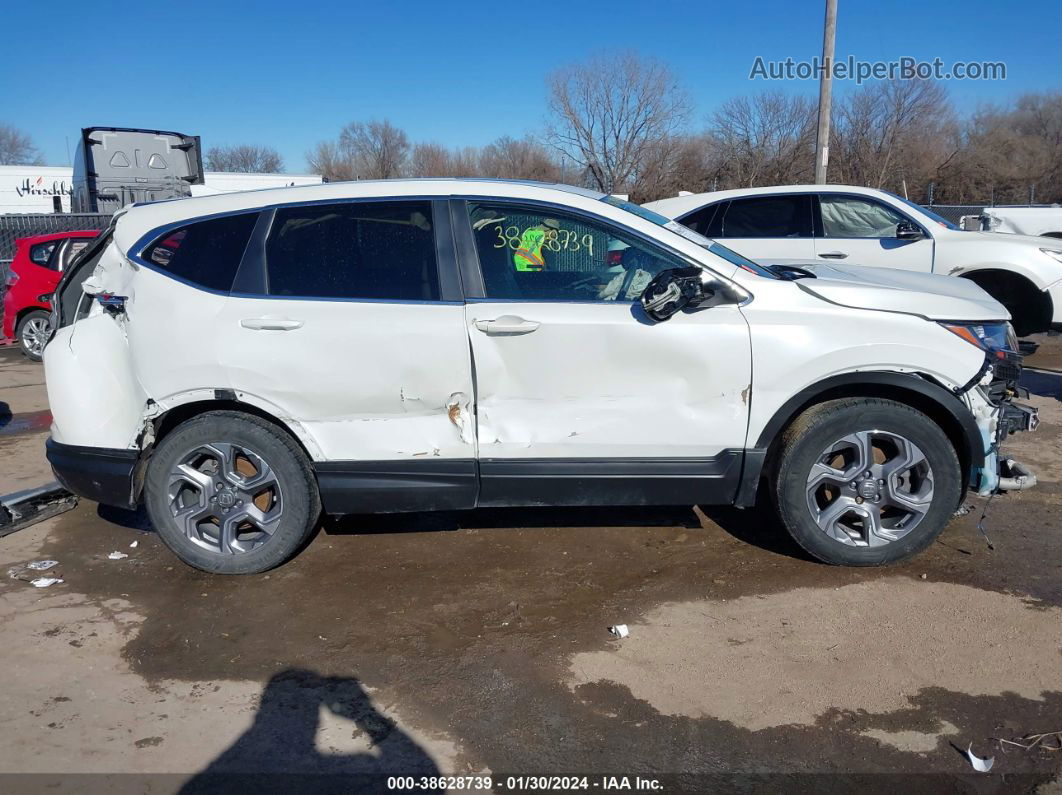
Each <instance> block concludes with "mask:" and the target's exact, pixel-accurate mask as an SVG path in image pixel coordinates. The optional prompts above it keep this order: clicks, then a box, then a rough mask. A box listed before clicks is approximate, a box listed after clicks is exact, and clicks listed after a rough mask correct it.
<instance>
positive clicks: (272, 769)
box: [181, 668, 439, 793]
mask: <svg viewBox="0 0 1062 795" xmlns="http://www.w3.org/2000/svg"><path fill="white" fill-rule="evenodd" d="M322 709H326V710H328V711H329V712H331V713H332V714H333V715H336V716H338V717H340V718H345V719H346V720H348V721H350V722H351V724H352V737H353V738H354V739H358V740H361V741H362V742H363V743H364V744H367V747H368V750H366V751H363V752H358V753H349V754H343V753H322V752H321V751H320V750H319V749H318V747H317V742H316V740H317V733H318V728H319V722H320V715H321V711H322ZM438 775H439V768H438V766H437V765H436V764H435V762H434V761H433V760H432V759H431V757H430V756H428V754H427V752H426V751H425V750H424V749H423V748H421V747H420V746H419V745H418V744H417V743H416V742H415V741H414V740H413V739H412V738H411V737H410V736H409V735H408V734H406V732H404V731H403V730H402V729H401V728H400V727H399V726H398V725H397V724H396V723H395V722H394V721H393V720H392V719H391V718H388V717H386V716H385V715H382V714H380V713H379V712H378V711H377V710H376V708H375V707H374V706H373V704H372V700H371V699H370V698H369V696H368V694H367V693H366V692H365V690H364V689H363V688H362V686H361V683H360V682H358V680H356V679H353V678H350V677H330V676H321V675H320V674H317V673H315V672H313V671H309V670H306V669H300V668H293V669H287V670H284V671H281V672H280V673H277V674H275V675H274V676H273V677H272V678H271V679H270V680H269V682H268V683H267V684H266V686H265V689H264V690H263V692H262V698H261V703H260V705H259V708H258V712H257V713H256V714H255V717H254V723H253V724H252V725H251V727H250V728H249V729H247V731H245V732H244V733H243V734H242V735H241V736H240V737H239V738H238V739H237V740H236V741H235V742H234V743H233V744H232V745H231V746H229V747H228V748H227V749H225V750H224V751H222V752H221V754H219V755H218V757H217V758H216V759H214V761H213V762H211V763H210V764H209V765H208V766H207V767H206V769H204V770H203V771H201V772H200V773H198V774H196V775H195V776H194V777H193V778H192V779H190V780H189V781H188V782H187V783H186V784H185V785H184V787H182V789H181V792H182V793H213V792H234V791H244V792H248V791H254V792H296V791H312V792H315V793H316V792H345V793H349V792H388V791H391V790H393V788H391V790H389V788H388V786H387V783H388V782H387V779H388V777H389V776H412V777H414V778H415V779H418V780H419V779H420V778H421V777H423V776H427V777H431V776H438ZM428 791H429V792H430V791H437V790H431V789H429V790H428Z"/></svg>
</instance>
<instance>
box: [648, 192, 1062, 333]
mask: <svg viewBox="0 0 1062 795" xmlns="http://www.w3.org/2000/svg"><path fill="white" fill-rule="evenodd" d="M645 206H646V207H648V208H650V209H652V210H653V211H655V212H658V213H660V214H661V215H664V216H667V217H668V218H674V219H677V220H678V221H680V222H681V223H683V224H685V225H686V226H688V227H689V228H691V229H693V230H695V231H697V232H699V233H701V234H702V235H706V236H707V237H710V238H712V239H714V240H724V241H726V245H727V246H728V247H730V248H732V249H734V250H735V251H737V252H738V253H739V254H743V255H745V256H746V257H751V258H752V259H754V260H757V261H762V262H780V261H784V260H791V261H808V262H814V261H819V262H823V263H833V264H835V265H838V266H840V267H839V268H838V269H837V270H838V272H839V274H840V273H850V271H849V270H848V266H871V267H884V268H901V269H904V270H912V271H922V272H925V273H940V274H945V275H948V276H962V277H964V278H967V279H970V280H971V281H973V282H975V283H976V284H978V285H979V286H981V287H982V288H984V289H985V291H987V292H988V293H989V294H990V295H991V296H992V297H994V298H995V299H996V300H998V301H999V302H1000V303H1002V304H1003V305H1004V306H1006V307H1007V310H1008V311H1009V312H1010V314H1011V316H1012V318H1013V322H1014V326H1015V328H1016V329H1017V331H1018V333H1019V334H1020V335H1021V336H1025V335H1026V334H1033V333H1035V332H1038V331H1046V330H1047V329H1049V328H1050V327H1051V326H1052V325H1059V324H1062V242H1060V241H1057V240H1053V239H1050V238H1043V237H1027V236H1024V235H999V234H992V233H990V232H966V231H963V230H961V229H959V227H957V226H956V225H955V224H953V223H951V222H950V221H947V220H945V219H943V218H941V217H940V216H938V215H936V214H935V213H932V212H929V211H928V210H925V209H923V208H922V207H919V206H918V205H917V204H914V203H913V202H909V201H907V200H906V199H901V198H900V197H899V196H895V195H893V194H891V193H888V192H886V191H882V190H874V189H872V188H857V187H853V186H850V185H785V186H780V187H768V188H742V189H738V190H723V191H716V192H714V193H699V194H690V195H686V196H678V197H676V198H673V199H661V200H660V201H656V202H650V203H649V204H647V205H645Z"/></svg>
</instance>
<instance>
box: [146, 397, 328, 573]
mask: <svg viewBox="0 0 1062 795" xmlns="http://www.w3.org/2000/svg"><path fill="white" fill-rule="evenodd" d="M144 502H145V504H146V506H147V511H148V515H149V517H150V518H151V523H152V524H153V525H154V526H155V529H156V530H157V531H158V534H159V537H160V538H161V539H162V541H163V543H165V544H166V546H167V547H169V548H170V550H172V551H173V553H174V554H175V555H177V557H179V558H180V559H181V560H182V561H184V562H185V563H187V564H188V565H189V566H194V567H195V568H197V569H201V570H202V571H206V572H210V573H214V574H256V573H258V572H263V571H267V570H268V569H272V568H274V567H275V566H279V565H280V564H281V563H284V562H285V561H287V560H288V559H289V558H291V557H292V556H293V555H294V554H295V553H296V552H297V551H298V550H299V549H300V548H301V547H302V546H303V544H304V543H305V542H306V540H307V539H308V538H309V537H310V534H311V533H312V532H313V529H314V527H315V526H316V524H317V519H318V517H319V515H320V513H321V502H320V496H319V494H318V491H317V483H316V480H315V479H314V475H313V471H312V469H311V468H310V464H309V461H307V459H306V456H305V454H304V453H303V451H302V450H301V448H299V446H298V445H297V444H296V443H295V441H294V440H293V439H292V438H291V437H290V436H289V435H288V434H286V433H285V432H284V431H283V430H281V429H279V428H277V427H275V426H274V425H272V424H270V423H268V422H266V421H264V420H262V419H259V418H258V417H254V416H251V415H247V414H241V413H239V412H232V411H216V412H210V413H208V414H202V415H200V416H198V417H196V418H194V419H192V420H189V421H188V422H186V423H185V424H183V425H181V426H179V427H178V428H177V429H176V430H174V431H173V432H172V433H170V434H169V435H167V436H165V437H164V438H163V439H162V441H161V442H160V443H159V445H158V446H157V447H156V449H155V451H154V453H153V454H152V456H151V459H150V461H149V462H148V467H147V473H146V477H145V480H144Z"/></svg>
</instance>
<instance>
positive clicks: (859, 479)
mask: <svg viewBox="0 0 1062 795" xmlns="http://www.w3.org/2000/svg"><path fill="white" fill-rule="evenodd" d="M841 455H843V456H844V457H845V460H846V462H847V466H845V468H844V469H843V470H841V469H838V468H837V467H835V466H833V464H834V463H835V460H836V458H837V457H838V456H841ZM882 459H884V460H883V461H882ZM879 461H882V463H878V462H879ZM806 495H807V504H808V510H809V511H810V512H811V515H812V518H813V519H814V521H815V523H816V524H817V525H818V526H819V529H820V530H822V531H823V532H824V533H826V535H828V536H829V537H830V538H832V539H834V540H836V541H840V542H841V543H844V544H850V545H856V546H871V547H876V546H882V545H884V544H889V543H892V542H893V541H896V540H897V539H899V538H902V537H903V536H905V535H907V533H909V532H910V531H911V530H913V529H914V528H915V526H916V525H918V523H919V522H921V521H922V519H923V518H925V515H926V513H927V512H928V511H929V509H930V507H931V506H932V505H933V498H934V488H933V471H932V469H931V468H930V466H929V461H928V459H926V457H925V454H924V453H923V452H922V451H921V450H920V449H919V448H918V446H917V445H916V444H914V443H913V442H911V441H910V440H909V439H906V438H904V437H903V436H900V435H898V434H895V433H891V432H887V431H876V430H867V431H856V432H854V433H850V434H847V435H846V436H843V437H842V438H840V439H838V440H837V441H836V442H834V443H833V444H831V445H829V446H828V447H826V448H825V449H824V450H823V451H822V453H821V455H820V456H819V457H818V459H817V461H816V462H815V463H814V464H812V466H811V468H810V470H809V471H808V476H807V486H806Z"/></svg>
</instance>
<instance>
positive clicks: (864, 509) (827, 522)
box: [774, 398, 962, 566]
mask: <svg viewBox="0 0 1062 795" xmlns="http://www.w3.org/2000/svg"><path fill="white" fill-rule="evenodd" d="M774 494H775V500H776V503H777V507H778V513H779V516H780V518H781V520H782V523H783V524H784V525H785V527H786V529H787V530H788V531H789V533H790V535H791V536H792V537H793V539H794V540H795V541H796V542H797V543H798V544H799V545H800V546H801V547H802V548H803V549H804V550H805V551H807V552H808V553H809V554H811V555H813V556H814V557H816V558H818V559H819V560H821V561H823V562H825V563H831V564H835V565H842V566H881V565H885V564H888V563H895V562H897V561H900V560H905V559H907V558H910V557H912V556H913V555H915V554H917V553H919V552H921V551H922V550H923V549H925V548H926V547H927V546H929V544H931V543H932V542H933V540H934V539H936V537H937V536H938V535H940V532H941V531H942V530H943V529H944V526H945V525H946V524H947V523H948V520H949V519H950V518H951V516H952V514H953V513H954V511H955V508H956V506H957V505H958V504H959V499H960V497H961V494H962V473H961V468H960V466H959V460H958V456H957V455H956V452H955V447H954V445H952V443H951V442H950V441H949V439H948V437H947V436H946V435H945V434H944V432H943V431H942V430H941V428H940V426H938V425H937V424H936V423H935V422H934V421H933V420H931V419H930V418H929V417H927V416H926V415H925V414H922V413H921V412H920V411H917V410H916V409H913V408H911V407H910V406H907V405H905V404H903V403H898V402H896V401H892V400H883V399H878V398H847V399H843V400H834V401H829V402H826V403H822V404H820V405H818V406H814V407H812V408H811V409H809V410H808V411H806V412H805V413H804V414H802V415H801V416H800V417H798V418H797V420H796V421H794V423H793V424H792V425H791V426H790V427H789V429H788V430H787V431H786V433H785V436H784V438H783V440H782V446H781V449H780V453H779V458H778V467H777V472H776V474H775V481H774Z"/></svg>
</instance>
